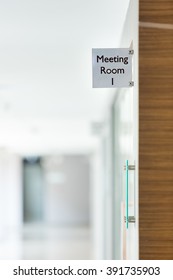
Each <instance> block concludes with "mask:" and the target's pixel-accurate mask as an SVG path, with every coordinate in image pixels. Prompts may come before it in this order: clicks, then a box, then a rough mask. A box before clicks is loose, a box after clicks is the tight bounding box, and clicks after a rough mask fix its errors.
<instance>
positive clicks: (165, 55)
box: [139, 1, 173, 260]
mask: <svg viewBox="0 0 173 280" xmlns="http://www.w3.org/2000/svg"><path fill="white" fill-rule="evenodd" d="M142 2H144V1H142ZM145 2H146V3H147V2H149V1H145ZM151 2H152V3H153V1H151ZM156 2H157V3H158V4H159V2H161V1H156ZM162 2H163V1H162ZM168 2H169V1H165V3H168ZM171 2H172V1H171ZM145 7H146V5H144V13H143V14H144V16H145V13H147V14H148V11H147V10H146V9H145ZM149 16H150V14H149ZM147 19H148V15H147ZM149 20H150V17H149ZM150 21H151V20H150ZM152 21H155V17H154V15H153V20H152ZM139 65H140V67H139V197H140V201H139V219H140V224H139V227H140V259H172V260H173V30H164V29H153V28H142V27H140V32H139Z"/></svg>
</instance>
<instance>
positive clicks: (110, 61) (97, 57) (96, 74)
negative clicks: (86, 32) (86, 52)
mask: <svg viewBox="0 0 173 280" xmlns="http://www.w3.org/2000/svg"><path fill="white" fill-rule="evenodd" d="M133 53H134V52H133V50H131V49H129V48H119V49H111V48H110V49H109V48H108V49H92V76H93V79H92V80H93V88H121V87H131V86H133V85H134V82H133V81H132V56H133Z"/></svg>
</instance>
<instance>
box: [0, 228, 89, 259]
mask: <svg viewBox="0 0 173 280" xmlns="http://www.w3.org/2000/svg"><path fill="white" fill-rule="evenodd" d="M91 247H92V246H91V240H90V230H89V228H88V227H56V226H48V225H42V224H26V225H25V226H24V227H23V229H22V230H21V231H19V230H14V229H13V230H12V229H11V230H9V229H8V230H6V231H5V232H4V233H3V234H2V236H1V238H0V259H12V260H13V259H24V260H28V259H30V260H37V259H38V260H44V259H45V260H68V259H69V260H70V259H71V260H75V259H77V260H85V259H86V260H89V259H92V250H91Z"/></svg>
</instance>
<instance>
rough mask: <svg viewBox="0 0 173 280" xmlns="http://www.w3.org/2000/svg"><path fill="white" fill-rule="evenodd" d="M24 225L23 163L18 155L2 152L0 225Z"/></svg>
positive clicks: (0, 167)
mask: <svg viewBox="0 0 173 280" xmlns="http://www.w3.org/2000/svg"><path fill="white" fill-rule="evenodd" d="M21 224H22V162H21V158H20V157H19V156H17V155H16V154H13V153H9V152H7V151H4V150H1V151H0V225H1V226H2V225H3V226H4V227H18V226H21Z"/></svg>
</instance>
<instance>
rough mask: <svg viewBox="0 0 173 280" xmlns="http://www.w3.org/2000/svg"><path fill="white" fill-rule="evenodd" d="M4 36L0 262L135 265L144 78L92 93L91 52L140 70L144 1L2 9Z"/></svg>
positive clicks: (49, 1) (34, 0)
mask: <svg viewBox="0 0 173 280" xmlns="http://www.w3.org/2000/svg"><path fill="white" fill-rule="evenodd" d="M0 26H1V27H2V28H1V29H0V259H79V260H80V259H122V258H137V257H138V216H137V215H138V209H137V207H136V208H135V207H134V204H135V203H136V205H137V204H138V196H137V195H138V193H137V188H138V173H137V172H138V171H136V173H135V175H134V174H133V175H134V176H133V178H132V179H131V181H130V184H131V185H132V187H131V186H130V188H131V190H132V194H131V196H129V197H130V200H131V201H130V203H129V205H130V206H129V208H130V211H131V214H130V215H131V216H135V218H136V221H137V222H136V223H135V224H134V223H133V224H131V225H130V227H129V231H128V233H127V236H125V234H126V230H125V226H124V221H125V220H124V209H125V198H124V191H123V189H124V185H123V184H124V177H125V172H124V163H125V160H127V159H129V162H130V163H131V164H134V162H135V164H136V166H138V154H137V152H138V151H137V147H138V143H137V141H138V140H137V139H138V130H137V129H138V124H137V120H138V117H137V113H138V111H137V110H138V109H137V108H138V103H137V102H138V101H137V100H138V99H137V98H138V86H137V84H138V83H137V78H138V77H137V75H138V72H137V71H136V72H135V73H134V75H133V78H134V81H135V83H134V87H133V86H131V85H133V82H132V81H127V85H128V86H127V88H118V89H117V88H112V89H110V88H92V48H103V49H104V48H126V50H125V53H127V54H128V55H129V53H130V55H131V54H132V53H133V52H129V50H130V48H132V45H133V49H134V53H135V54H136V57H135V59H134V63H133V67H134V68H135V69H138V58H137V51H138V1H131V0H124V1H115V0H107V1H99V0H96V1H93V0H87V1H86V0H84V1H81V0H63V1H60V0H56V1H55V0H44V1H43V0H26V1H22V0H6V1H5V0H3V1H1V7H0ZM129 27H130V29H129ZM132 42H133V44H132ZM105 60H106V61H107V58H106V59H105ZM108 60H109V59H108ZM110 61H114V62H115V63H116V60H115V59H113V58H110ZM130 61H131V60H130ZM106 63H107V62H106ZM117 74H118V73H117ZM128 78H129V77H128ZM115 167H116V168H115ZM136 170H138V168H137V167H136ZM134 178H135V179H134ZM133 179H134V180H133ZM134 189H135V190H134ZM135 191H136V192H135ZM134 197H135V199H134ZM130 211H129V213H130ZM125 238H127V241H129V240H130V242H128V244H129V245H128V246H126V244H125V242H124V239H125ZM134 248H135V249H134ZM124 251H126V252H127V254H124Z"/></svg>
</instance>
